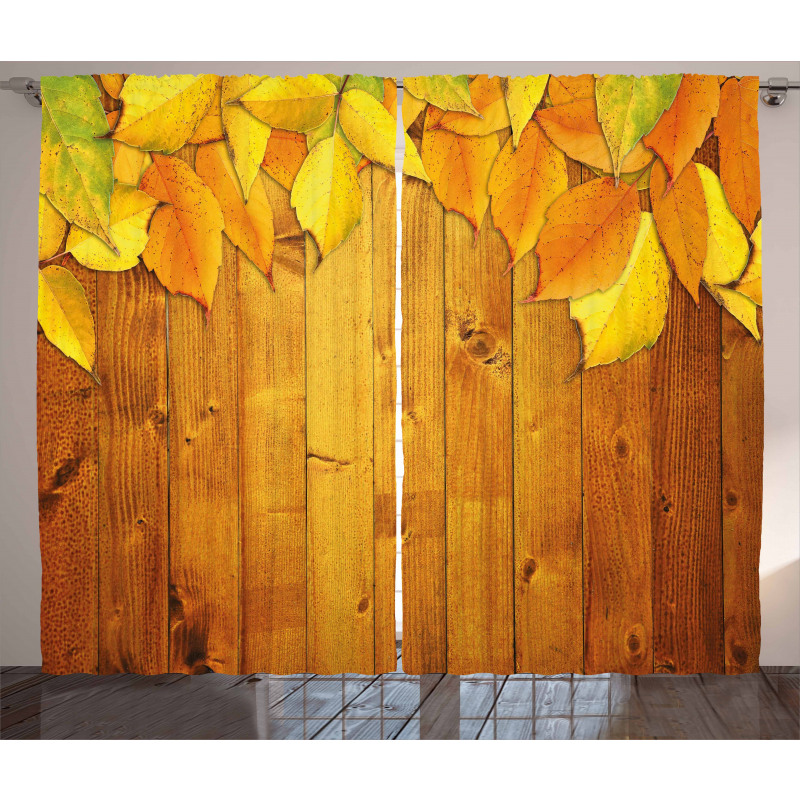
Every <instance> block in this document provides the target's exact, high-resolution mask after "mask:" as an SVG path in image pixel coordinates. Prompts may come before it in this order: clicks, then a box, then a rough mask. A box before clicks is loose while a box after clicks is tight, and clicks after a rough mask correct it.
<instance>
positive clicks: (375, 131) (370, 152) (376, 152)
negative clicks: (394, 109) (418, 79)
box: [339, 89, 397, 169]
mask: <svg viewBox="0 0 800 800" xmlns="http://www.w3.org/2000/svg"><path fill="white" fill-rule="evenodd" d="M339 122H340V123H341V126H342V130H343V131H344V133H345V135H346V136H347V138H348V139H349V140H350V141H351V142H352V143H353V146H354V147H355V148H356V149H357V150H358V151H359V152H360V153H363V154H364V155H365V156H366V157H367V158H368V159H369V160H370V161H373V162H375V163H376V164H381V165H382V166H384V167H388V168H389V169H394V151H395V141H396V137H397V120H396V119H395V118H394V117H393V116H392V115H391V114H390V113H389V112H388V111H387V110H386V109H385V108H384V107H383V105H382V104H381V103H379V102H378V101H377V100H376V99H375V98H374V97H373V96H372V95H370V94H367V93H366V92H365V91H363V90H362V89H349V90H347V91H346V92H345V93H344V94H343V95H342V99H341V105H340V106H339Z"/></svg>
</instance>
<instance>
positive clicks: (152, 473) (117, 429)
mask: <svg viewBox="0 0 800 800" xmlns="http://www.w3.org/2000/svg"><path fill="white" fill-rule="evenodd" d="M96 324H97V349H98V359H97V368H98V373H99V375H100V380H101V381H102V385H101V386H100V387H99V389H98V395H99V403H100V408H99V559H100V561H99V671H100V672H101V673H112V672H136V673H140V674H150V675H152V674H159V673H163V672H166V671H167V668H168V661H167V652H168V631H169V624H168V616H167V600H168V598H167V582H168V543H169V519H168V500H169V497H168V492H169V488H168V487H169V484H168V480H169V476H168V471H167V465H168V453H167V324H166V300H165V290H164V288H163V287H162V286H161V284H160V283H159V282H158V280H157V279H156V277H155V275H153V274H152V273H150V272H148V271H147V270H146V269H145V268H144V267H143V266H141V265H140V266H138V267H136V268H135V269H132V270H128V271H126V272H120V273H113V272H111V273H110V272H98V273H97V317H96Z"/></svg>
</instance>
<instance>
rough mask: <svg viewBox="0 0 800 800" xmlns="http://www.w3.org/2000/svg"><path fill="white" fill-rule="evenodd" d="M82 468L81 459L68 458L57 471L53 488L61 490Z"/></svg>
mask: <svg viewBox="0 0 800 800" xmlns="http://www.w3.org/2000/svg"><path fill="white" fill-rule="evenodd" d="M80 466H81V460H80V459H79V458H68V459H67V460H66V461H65V462H64V463H63V464H62V465H61V466H60V467H59V468H58V469H57V470H56V474H55V477H54V478H53V488H55V489H60V488H61V487H62V486H64V485H65V484H67V483H69V482H70V481H71V480H72V479H73V478H74V477H75V476H76V475H77V474H78V470H79V469H80Z"/></svg>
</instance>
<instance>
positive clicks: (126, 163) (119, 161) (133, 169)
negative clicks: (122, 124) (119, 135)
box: [106, 111, 153, 186]
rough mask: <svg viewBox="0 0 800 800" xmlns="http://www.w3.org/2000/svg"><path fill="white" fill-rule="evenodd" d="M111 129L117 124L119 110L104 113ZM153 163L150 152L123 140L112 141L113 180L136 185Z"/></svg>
mask: <svg viewBox="0 0 800 800" xmlns="http://www.w3.org/2000/svg"><path fill="white" fill-rule="evenodd" d="M106 117H107V118H108V124H109V125H110V126H111V129H112V130H113V129H114V126H115V125H116V124H117V119H118V118H119V111H109V112H108V113H107V114H106ZM152 163H153V159H152V158H151V157H150V153H148V152H147V151H146V150H139V148H138V147H131V146H130V145H129V144H125V142H114V180H115V181H119V182H120V183H127V184H129V185H130V186H138V185H139V181H140V180H141V179H142V175H144V173H145V171H146V170H147V168H148V167H149V166H150V165H151V164H152Z"/></svg>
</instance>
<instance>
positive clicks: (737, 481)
mask: <svg viewBox="0 0 800 800" xmlns="http://www.w3.org/2000/svg"><path fill="white" fill-rule="evenodd" d="M758 316H759V324H760V322H761V312H760V310H759V315H758ZM721 370H722V559H723V562H722V570H723V581H722V583H723V586H724V590H725V600H724V606H725V672H728V673H743V672H756V671H757V670H758V656H759V651H760V649H761V607H760V603H759V599H758V592H759V578H758V564H759V555H760V550H761V502H762V484H763V466H764V348H763V347H762V345H761V344H760V343H759V342H757V341H756V340H755V339H754V338H753V337H752V336H751V335H750V333H748V332H747V330H745V328H744V326H742V325H741V324H740V323H739V322H738V321H737V320H736V319H735V318H734V317H732V316H731V315H730V314H729V313H727V312H726V311H723V312H722V366H721Z"/></svg>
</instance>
